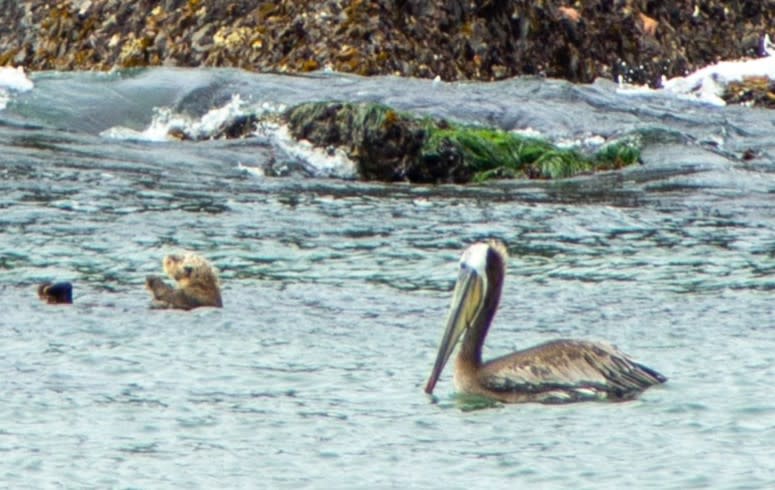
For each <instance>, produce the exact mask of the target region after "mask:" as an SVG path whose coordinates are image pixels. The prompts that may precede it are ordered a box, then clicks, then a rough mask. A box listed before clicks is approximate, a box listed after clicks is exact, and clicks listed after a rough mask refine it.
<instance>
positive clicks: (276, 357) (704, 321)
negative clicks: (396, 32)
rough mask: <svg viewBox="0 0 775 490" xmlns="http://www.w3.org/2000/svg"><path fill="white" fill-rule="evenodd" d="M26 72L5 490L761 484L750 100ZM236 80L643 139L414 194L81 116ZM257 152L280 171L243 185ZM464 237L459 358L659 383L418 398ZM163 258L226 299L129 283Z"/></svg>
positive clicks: (243, 89)
mask: <svg viewBox="0 0 775 490" xmlns="http://www.w3.org/2000/svg"><path fill="white" fill-rule="evenodd" d="M31 78H32V80H33V81H34V83H35V88H34V89H33V90H31V91H29V92H24V93H20V94H15V95H14V97H13V99H12V100H11V102H9V104H8V107H7V108H6V110H5V111H3V112H2V113H0V372H2V374H3V376H2V377H0V380H2V381H0V383H2V392H3V394H4V400H3V404H2V405H0V422H1V423H0V452H2V455H3V458H2V459H1V460H0V479H1V481H3V482H4V483H6V484H7V485H8V486H9V487H12V488H47V487H55V486H62V487H65V488H72V487H100V488H103V487H111V488H112V487H119V488H129V487H131V488H176V489H177V488H213V487H219V488H221V487H222V488H257V487H258V488H261V487H266V488H300V487H310V488H364V487H367V488H388V487H391V488H392V487H401V488H439V487H443V488H461V489H462V488H506V487H515V486H516V487H527V486H531V487H538V488H621V487H622V486H630V487H633V488H654V489H666V488H667V489H671V488H672V489H686V488H730V489H731V488H738V489H739V488H770V487H772V486H773V485H775V477H773V475H775V460H773V459H772V457H771V456H770V453H771V452H772V451H771V447H772V442H771V441H772V440H773V439H775V399H773V397H772V396H770V395H769V393H770V391H771V389H770V386H771V384H772V379H773V377H775V367H773V366H775V354H773V353H775V336H774V334H773V328H774V327H775V325H774V324H773V318H775V316H774V315H773V313H774V311H773V309H774V308H773V306H772V305H773V301H772V295H773V291H775V261H774V260H773V257H775V201H773V200H772V195H773V193H775V147H773V144H774V143H773V140H772V138H771V136H770V135H771V129H772V116H771V114H770V113H768V112H766V111H758V110H750V109H743V108H736V107H725V108H708V107H705V106H699V105H697V104H693V103H690V102H687V101H680V100H675V99H659V98H649V99H639V98H633V97H630V96H626V95H622V94H618V93H617V87H616V86H615V85H613V84H605V83H598V84H596V85H593V86H584V87H579V86H573V85H569V84H566V83H563V82H556V81H541V80H531V79H528V80H517V81H509V82H502V83H498V84H431V82H427V83H426V82H423V81H419V80H403V79H393V78H381V79H359V78H352V77H340V76H337V75H327V76H320V77H318V76H315V77H310V78H306V77H280V76H274V75H266V76H258V75H249V74H244V73H241V72H234V71H220V70H215V71H208V70H203V71H198V70H172V71H170V70H148V71H138V72H126V73H120V74H111V75H99V76H98V75H95V74H77V73H76V74H56V73H46V74H34V75H33V76H31ZM173 82H174V83H173ZM63 94H67V95H66V96H64V95H63ZM311 94H312V95H311ZM313 95H314V97H313ZM235 96H238V97H239V100H240V101H241V102H240V104H244V105H242V106H241V107H243V108H244V107H261V106H263V104H269V105H270V106H271V107H280V106H287V105H291V104H294V103H297V102H299V101H302V100H309V99H310V98H315V99H318V98H338V99H345V100H372V101H377V102H383V103H387V104H390V105H393V106H396V107H399V108H405V109H411V110H415V111H418V112H420V113H424V114H431V115H435V116H438V117H448V118H453V119H457V120H461V121H466V122H472V123H475V122H490V123H492V124H498V125H499V126H501V127H503V128H504V129H507V130H520V129H525V128H533V130H535V131H538V132H540V133H541V134H543V135H546V136H547V137H550V138H552V139H553V140H555V141H563V140H565V141H585V140H586V139H588V138H594V137H595V136H596V135H597V136H600V137H602V138H604V139H607V138H609V137H614V136H616V135H618V134H620V133H622V132H626V131H631V130H642V131H643V134H644V138H646V140H647V146H646V149H645V151H644V154H643V159H644V164H643V165H642V166H638V167H635V168H631V169H628V170H625V171H622V172H617V173H608V174H599V175H594V176H584V177H580V178H575V179H571V180H567V181H558V182H534V181H531V182H505V183H491V184H489V185H487V186H470V187H457V186H436V187H431V186H408V185H404V184H392V185H383V184H366V183H359V182H354V181H347V180H340V179H334V178H313V177H310V176H309V175H310V173H309V172H308V171H307V170H305V169H304V168H303V165H302V166H297V167H293V165H294V162H295V161H298V160H299V159H301V160H303V159H304V157H299V156H298V155H295V156H293V155H291V156H289V155H288V152H287V151H286V150H285V149H283V148H282V147H280V146H279V145H278V144H277V142H276V140H275V139H273V138H274V137H273V136H271V135H269V136H268V135H266V134H262V133H260V132H258V133H257V134H256V137H255V138H246V139H242V140H232V141H229V140H203V141H147V140H142V139H135V138H130V139H116V138H111V137H106V136H107V135H106V134H105V133H104V131H106V130H109V129H110V128H118V127H124V128H129V129H131V130H132V131H136V132H137V133H138V134H139V133H142V132H143V131H146V130H147V129H148V128H149V127H150V126H151V123H152V121H154V117H155V116H154V108H159V107H167V108H169V110H170V111H172V112H171V113H174V114H178V115H186V117H188V118H189V119H188V120H187V121H189V122H191V121H194V122H196V121H204V120H205V118H204V116H205V115H207V114H214V113H213V112H212V111H217V110H219V109H222V108H224V107H229V104H230V103H232V102H230V101H234V100H236V99H235ZM157 117H158V116H157ZM768 128H769V129H768ZM748 149H750V150H751V151H752V152H753V154H754V155H755V158H753V159H750V160H744V159H742V158H741V155H742V154H743V152H744V151H745V150H748ZM284 159H287V160H284ZM269 164H272V165H275V166H276V165H278V164H286V165H288V167H289V168H296V169H297V170H296V171H295V172H291V175H290V176H289V177H285V178H273V177H267V176H260V175H261V172H259V171H258V170H260V169H262V168H266V166H267V165H269ZM489 236H495V237H499V238H501V239H503V240H505V241H506V242H507V243H508V246H509V252H510V255H511V261H510V264H509V269H508V273H507V277H506V283H505V289H504V297H503V300H502V302H501V308H500V311H499V314H498V316H497V317H496V322H495V325H494V326H493V328H492V330H491V333H490V335H489V337H488V340H487V345H486V348H485V353H484V355H485V357H486V358H490V357H494V356H497V355H500V354H505V353H508V352H511V351H513V350H515V349H518V348H521V347H526V346H530V345H533V344H536V343H539V342H542V341H546V340H550V339H555V338H561V337H574V338H588V339H605V340H608V341H610V342H612V343H615V344H617V345H618V346H619V347H620V348H621V349H622V350H624V351H625V352H628V353H630V354H631V355H633V356H634V357H636V358H637V359H638V360H640V361H641V362H643V363H645V364H646V365H648V366H650V367H653V368H654V369H657V370H659V371H660V372H662V373H664V374H665V375H667V376H668V377H669V378H670V381H669V382H668V383H667V384H666V385H665V386H664V387H659V388H656V389H652V390H650V391H648V392H646V393H645V394H644V395H643V396H642V397H641V398H640V399H639V400H636V401H633V402H630V403H622V404H595V403H592V404H581V405H571V406H551V407H550V406H541V405H521V406H502V405H496V406H483V405H482V404H480V403H478V402H473V401H471V400H467V399H464V398H459V397H456V396H455V395H454V394H453V386H452V382H451V381H452V380H451V371H445V372H444V373H443V374H442V377H441V379H440V381H439V385H438V387H437V391H436V395H437V397H438V398H437V400H436V403H432V401H431V400H430V399H429V398H427V397H426V396H425V395H424V393H423V391H422V388H423V386H424V384H425V381H426V380H427V376H428V375H429V373H430V369H431V365H432V362H433V358H434V356H435V353H436V352H435V351H436V348H437V346H438V341H439V338H440V336H441V333H442V332H441V330H442V322H443V319H444V316H445V313H446V308H447V307H448V305H449V300H450V294H451V288H452V285H453V282H454V279H455V277H456V267H457V260H458V257H459V254H460V252H461V251H462V249H463V248H464V247H465V246H466V245H468V244H470V243H471V242H473V241H475V240H477V239H480V238H483V237H489ZM180 249H187V250H195V251H197V252H199V253H201V254H203V255H204V256H206V257H207V258H209V259H210V260H211V261H212V262H213V263H215V264H216V265H217V266H218V268H219V269H220V271H221V278H222V281H223V285H224V289H223V300H224V308H223V309H201V310H195V311H192V312H180V311H158V310H150V309H149V305H150V297H149V295H148V293H147V292H146V291H145V290H144V288H143V283H144V279H145V276H146V275H148V274H158V273H159V272H160V269H161V258H162V257H163V255H164V254H165V253H168V252H171V251H177V250H180ZM50 279H57V280H70V281H73V282H74V285H75V288H74V299H75V304H74V305H72V306H69V307H68V306H66V307H54V306H49V305H44V304H42V303H40V302H39V301H38V299H37V297H36V293H35V289H36V285H37V284H38V283H39V282H41V281H43V280H50Z"/></svg>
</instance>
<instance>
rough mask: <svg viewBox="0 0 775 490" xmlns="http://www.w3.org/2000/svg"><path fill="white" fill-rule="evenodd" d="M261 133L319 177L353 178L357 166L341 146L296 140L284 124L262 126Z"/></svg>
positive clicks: (355, 174)
mask: <svg viewBox="0 0 775 490" xmlns="http://www.w3.org/2000/svg"><path fill="white" fill-rule="evenodd" d="M263 134H265V135H267V136H270V137H271V138H272V140H273V142H274V143H275V144H276V145H277V147H278V149H279V150H281V151H282V152H283V153H285V154H286V155H287V156H288V157H290V158H291V159H293V160H297V161H299V162H303V163H304V166H305V167H306V168H307V169H308V170H310V171H312V172H313V173H314V174H315V175H317V176H319V177H337V178H341V179H353V178H355V177H356V176H357V167H356V165H355V162H353V161H352V160H351V159H350V158H349V157H348V156H347V154H346V153H345V151H344V150H343V149H342V148H336V147H329V148H319V147H316V146H314V145H313V144H312V143H310V142H309V141H307V140H296V139H295V138H294V137H293V136H291V133H290V131H289V130H288V126H287V125H285V124H280V125H276V126H274V127H266V128H264V131H263Z"/></svg>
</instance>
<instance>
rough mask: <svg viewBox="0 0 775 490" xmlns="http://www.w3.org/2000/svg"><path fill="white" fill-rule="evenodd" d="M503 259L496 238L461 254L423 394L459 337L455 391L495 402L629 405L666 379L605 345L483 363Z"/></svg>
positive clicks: (558, 343) (565, 343)
mask: <svg viewBox="0 0 775 490" xmlns="http://www.w3.org/2000/svg"><path fill="white" fill-rule="evenodd" d="M507 258H508V254H507V252H506V247H505V245H504V244H503V243H502V242H500V241H498V240H490V241H488V242H480V243H476V244H474V245H472V246H470V247H469V248H468V249H467V250H466V251H465V252H464V253H463V256H462V257H461V259H460V272H459V274H458V279H457V284H456V285H455V290H454V293H453V297H452V305H451V306H450V310H449V315H448V317H447V326H446V330H445V331H444V335H443V337H442V339H441V345H440V346H439V352H438V354H437V356H436V362H435V364H434V366H433V371H432V372H431V376H430V378H429V379H428V384H427V385H426V386H425V392H426V393H428V394H430V393H432V392H433V388H434V387H435V386H436V382H437V381H438V379H439V376H440V375H441V371H442V370H443V369H444V365H445V364H446V363H447V360H448V359H449V357H450V356H451V355H452V351H453V350H454V349H455V345H456V344H457V341H458V339H459V338H460V336H461V335H463V334H465V337H464V338H463V342H462V346H461V347H460V352H459V353H458V356H457V360H456V362H455V385H456V387H457V389H458V390H459V391H461V392H463V393H468V394H472V395H481V396H485V397H487V398H491V399H494V400H498V401H501V402H508V403H520V402H540V403H566V402H578V401H588V400H614V401H619V400H629V399H632V398H634V397H636V396H637V395H638V394H639V393H640V392H642V391H643V390H645V389H646V388H648V387H649V386H652V385H657V384H660V383H664V382H665V381H667V378H665V377H664V376H662V375H661V374H659V373H658V372H656V371H654V370H653V369H650V368H648V367H646V366H643V365H642V364H639V363H637V362H635V361H633V360H632V359H630V358H629V357H628V356H627V355H625V354H624V353H622V352H620V351H619V350H618V349H617V348H616V347H614V346H612V345H610V344H606V343H603V342H589V341H584V340H567V339H562V340H554V341H551V342H547V343H544V344H540V345H537V346H535V347H531V348H529V349H525V350H522V351H519V352H515V353H513V354H508V355H506V356H503V357H499V358H497V359H493V360H492V361H488V362H485V363H483V362H482V345H483V344H484V339H485V337H486V336H487V330H488V329H489V328H490V323H492V319H493V317H494V316H495V311H496V310H497V308H498V302H499V301H500V297H501V289H502V287H503V278H504V275H505V272H506V260H507Z"/></svg>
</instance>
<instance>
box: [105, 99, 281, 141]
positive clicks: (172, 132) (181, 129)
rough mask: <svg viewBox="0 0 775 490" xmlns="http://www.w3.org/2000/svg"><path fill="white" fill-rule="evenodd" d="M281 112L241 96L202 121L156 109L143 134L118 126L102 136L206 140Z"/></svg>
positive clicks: (204, 117)
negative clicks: (232, 126)
mask: <svg viewBox="0 0 775 490" xmlns="http://www.w3.org/2000/svg"><path fill="white" fill-rule="evenodd" d="M270 110H277V107H275V106H269V105H266V104H264V105H261V106H248V105H247V104H245V103H244V102H243V101H242V99H241V98H240V97H239V95H235V96H234V97H232V98H231V100H230V101H229V102H228V103H226V104H225V105H224V106H223V107H218V108H216V109H212V110H210V111H208V112H207V113H206V114H204V115H203V116H202V117H200V118H192V117H190V116H187V115H185V114H179V113H176V112H175V111H173V110H172V109H170V108H168V107H161V108H156V109H155V110H154V114H153V118H152V119H151V123H150V124H149V125H148V127H147V128H145V129H143V130H142V131H137V130H134V129H130V128H126V127H123V126H115V127H112V128H109V129H106V130H105V131H103V132H102V133H100V136H102V137H104V138H110V139H119V140H136V141H152V142H159V141H175V140H179V139H182V138H185V139H193V140H203V139H208V138H211V137H214V136H216V135H217V134H218V133H219V131H221V130H222V129H223V128H225V127H227V126H228V125H229V124H230V123H232V122H234V121H235V120H237V119H238V118H240V117H244V116H250V115H259V114H261V113H264V112H267V111H270Z"/></svg>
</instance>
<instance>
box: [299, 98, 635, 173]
mask: <svg viewBox="0 0 775 490" xmlns="http://www.w3.org/2000/svg"><path fill="white" fill-rule="evenodd" d="M285 119H286V121H287V122H288V126H289V129H290V132H291V134H292V135H293V137H294V138H297V139H305V140H308V141H310V142H311V143H313V144H314V145H316V146H320V147H329V146H336V147H340V148H344V149H345V151H346V153H347V155H348V156H349V157H350V158H351V159H352V160H354V161H355V163H356V165H357V168H358V173H359V175H360V177H361V178H363V179H365V180H381V181H404V180H405V181H409V182H421V183H442V182H454V183H465V182H471V181H483V180H488V179H493V178H543V179H556V178H563V177H570V176H573V175H577V174H579V173H583V172H592V171H595V170H608V169H614V168H621V167H624V166H626V165H630V164H632V163H635V162H637V161H638V159H639V157H640V151H639V145H638V144H637V142H636V141H632V140H626V141H620V142H617V143H614V144H610V145H607V146H605V147H603V148H602V149H601V150H600V151H599V152H598V153H597V154H595V155H584V154H582V153H580V152H579V151H577V150H574V149H562V148H558V147H557V146H555V145H552V144H551V143H549V142H548V141H545V140H542V139H539V138H529V137H525V136H521V135H518V134H516V133H513V132H508V131H503V130H499V129H490V128H482V127H476V126H467V125H457V124H451V123H449V122H447V121H443V120H441V121H436V120H432V119H429V118H419V117H414V116H412V115H409V114H405V113H401V112H398V111H396V110H394V109H391V108H389V107H386V106H384V105H379V104H369V103H360V104H352V103H342V102H311V103H306V104H300V105H298V106H295V107H292V108H291V109H289V110H288V111H287V112H286V113H285Z"/></svg>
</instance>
